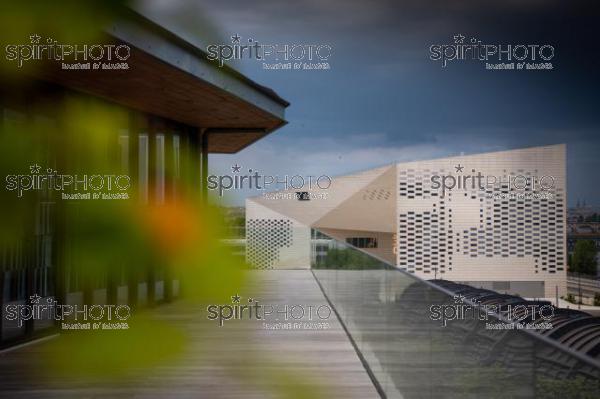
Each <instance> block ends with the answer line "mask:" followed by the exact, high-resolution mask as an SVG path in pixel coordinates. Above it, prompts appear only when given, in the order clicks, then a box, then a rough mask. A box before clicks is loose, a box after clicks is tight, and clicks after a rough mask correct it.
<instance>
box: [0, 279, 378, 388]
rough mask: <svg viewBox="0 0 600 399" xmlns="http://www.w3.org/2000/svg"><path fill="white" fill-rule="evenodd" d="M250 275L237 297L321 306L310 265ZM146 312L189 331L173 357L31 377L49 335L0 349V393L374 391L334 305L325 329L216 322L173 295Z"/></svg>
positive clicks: (49, 345) (48, 346) (47, 347)
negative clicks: (120, 373) (144, 365)
mask: <svg viewBox="0 0 600 399" xmlns="http://www.w3.org/2000/svg"><path fill="white" fill-rule="evenodd" d="M250 276H251V280H252V281H251V283H250V284H249V287H248V288H247V289H246V290H245V291H244V292H241V293H239V294H240V295H241V296H242V297H243V299H242V301H245V300H246V298H249V297H252V298H254V299H255V300H258V301H259V302H260V303H262V304H273V305H277V306H281V307H283V306H284V305H285V304H287V305H290V306H291V305H299V304H300V305H303V306H305V307H306V306H309V305H311V306H314V307H316V306H320V305H327V301H326V299H325V298H324V296H323V294H322V292H321V290H320V289H319V287H318V284H317V283H316V281H315V279H314V277H313V275H312V273H311V271H310V270H268V271H267V270H265V271H252V272H250ZM234 294H238V293H232V295H234ZM153 311H154V312H156V314H158V315H160V317H161V318H163V319H164V320H168V321H169V322H170V323H173V324H175V325H177V326H179V327H181V328H182V329H183V330H185V332H186V334H187V335H188V336H189V337H190V338H191V340H190V342H189V344H188V347H187V348H186V352H185V355H184V356H183V358H182V359H179V361H178V362H177V363H175V364H164V365H161V366H160V367H159V368H157V369H153V370H152V371H148V370H145V371H143V372H141V373H140V375H139V376H137V377H134V378H131V379H129V380H128V381H127V382H121V383H119V384H117V383H115V382H113V381H99V382H96V383H84V382H82V381H77V380H76V379H67V380H64V381H61V380H58V381H57V380H56V378H51V379H49V378H50V377H46V378H42V377H40V376H34V375H33V374H32V373H31V369H32V368H31V365H35V364H36V359H37V358H38V357H39V356H40V354H41V353H42V352H43V351H47V350H52V345H53V344H55V342H56V341H55V340H52V341H49V342H45V343H43V344H39V345H32V346H29V347H27V348H24V349H20V350H17V351H13V352H9V353H6V354H4V355H1V356H0V397H7V398H8V397H11V398H12V397H20V398H27V397H36V398H65V397H69V398H70V397H73V398H82V397H94V398H96V397H99V398H104V397H106V398H129V397H136V398H137V397H139V398H166V397H169V398H189V397H194V398H199V397H200V398H276V397H285V396H283V395H282V393H283V392H286V393H288V394H290V393H291V394H294V395H296V396H289V397H298V396H297V395H299V394H301V393H302V392H298V390H303V389H306V393H308V392H310V387H315V386H316V387H317V389H318V391H319V392H320V393H321V395H322V397H323V398H345V399H346V398H360V399H365V398H378V397H379V395H378V394H377V392H376V390H375V388H374V386H373V384H372V382H371V380H370V379H369V376H368V375H367V373H366V371H365V369H364V368H363V365H362V364H361V362H360V360H359V358H358V356H357V354H356V352H355V350H354V348H353V346H352V344H351V343H350V341H349V339H348V337H347V335H346V333H345V332H344V330H343V328H342V326H341V324H340V323H339V321H338V320H337V318H336V316H335V313H333V312H332V313H331V317H330V318H329V319H328V322H329V323H330V325H331V328H330V329H328V330H268V329H264V328H263V324H262V323H263V322H262V321H258V320H231V321H228V322H226V324H225V325H224V326H223V327H218V326H217V325H216V322H214V321H209V320H207V319H206V316H207V311H206V309H205V307H204V306H199V305H195V306H183V304H182V303H177V302H175V303H172V304H168V305H164V306H159V307H157V308H156V309H154V310H153ZM57 339H64V338H57ZM165 339H168V337H165ZM65 356H68V354H65ZM282 376H290V377H291V378H292V379H293V380H294V383H297V384H298V386H296V385H294V388H291V389H293V390H294V391H291V392H290V391H289V390H288V391H286V388H287V389H290V385H289V382H288V381H287V380H282ZM280 388H281V389H282V390H280ZM310 397H311V398H312V396H310Z"/></svg>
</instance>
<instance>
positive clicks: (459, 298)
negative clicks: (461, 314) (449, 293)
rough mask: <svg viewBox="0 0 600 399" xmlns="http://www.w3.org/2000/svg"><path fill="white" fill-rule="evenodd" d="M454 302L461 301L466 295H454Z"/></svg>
mask: <svg viewBox="0 0 600 399" xmlns="http://www.w3.org/2000/svg"><path fill="white" fill-rule="evenodd" d="M453 298H454V303H462V302H463V301H464V300H465V299H466V297H465V296H464V295H454V297H453Z"/></svg>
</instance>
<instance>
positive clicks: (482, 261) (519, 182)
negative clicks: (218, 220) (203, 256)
mask: <svg viewBox="0 0 600 399" xmlns="http://www.w3.org/2000/svg"><path fill="white" fill-rule="evenodd" d="M301 196H302V197H303V199H302V200H301V199H299V197H301ZM307 196H308V197H309V198H310V199H309V200H306V197H307ZM566 200H567V198H566V148H565V146H564V145H552V146H544V147H532V148H526V149H517V150H510V151H501V152H493V153H485V154H476V155H465V156H457V157H449V158H442V159H436V160H428V161H416V162H409V163H397V164H392V165H389V166H385V167H381V168H376V169H372V170H368V171H364V172H361V173H357V174H353V175H348V176H342V177H337V178H333V179H332V183H331V186H330V187H328V188H327V189H326V190H321V189H319V188H316V189H314V190H312V191H309V192H297V191H294V190H287V191H280V192H278V193H277V195H275V196H274V195H272V194H271V195H262V196H257V197H253V198H249V199H247V201H246V227H247V249H246V251H247V260H248V261H249V263H251V264H253V265H255V266H256V267H259V268H290V267H292V268H308V267H310V263H311V252H312V253H314V250H315V248H314V242H315V240H314V234H313V238H312V239H311V229H315V230H318V231H320V232H321V233H323V234H325V235H327V236H329V237H331V238H333V239H336V240H338V241H342V242H344V243H346V244H347V245H351V246H353V247H357V248H359V249H361V250H363V251H365V252H367V253H369V254H371V255H373V256H375V257H377V258H379V259H381V260H384V261H385V262H387V263H389V264H390V265H393V266H395V267H398V268H400V269H403V270H405V271H407V272H409V273H413V274H415V275H417V276H419V277H421V278H424V279H436V278H437V279H446V280H452V281H458V282H465V283H468V284H471V285H474V286H478V287H484V288H489V289H493V290H496V291H499V292H509V293H513V294H519V295H522V296H525V297H537V298H539V297H554V296H555V295H556V294H558V295H559V296H562V295H565V294H566V269H567V255H566ZM319 242H320V243H321V245H322V243H323V242H324V241H323V240H322V239H321V240H320V241H319ZM311 245H312V248H311ZM311 249H312V251H311Z"/></svg>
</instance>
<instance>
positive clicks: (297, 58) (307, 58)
mask: <svg viewBox="0 0 600 399" xmlns="http://www.w3.org/2000/svg"><path fill="white" fill-rule="evenodd" d="M206 51H207V53H208V56H207V58H208V59H209V60H211V61H217V62H218V63H219V66H220V67H222V66H223V65H224V64H225V62H227V61H230V60H244V59H247V60H257V61H262V62H263V69H302V70H308V69H330V65H329V63H328V62H327V61H328V60H329V58H330V57H331V55H332V54H333V48H332V47H331V46H330V45H329V44H306V43H294V44H261V43H259V42H258V41H257V40H255V39H253V38H248V39H247V40H246V41H243V40H242V37H241V36H240V35H238V34H237V33H236V34H235V35H232V36H231V44H211V45H209V46H207V47H206ZM273 61H274V62H275V63H273Z"/></svg>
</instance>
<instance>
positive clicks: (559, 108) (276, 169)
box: [139, 0, 600, 205]
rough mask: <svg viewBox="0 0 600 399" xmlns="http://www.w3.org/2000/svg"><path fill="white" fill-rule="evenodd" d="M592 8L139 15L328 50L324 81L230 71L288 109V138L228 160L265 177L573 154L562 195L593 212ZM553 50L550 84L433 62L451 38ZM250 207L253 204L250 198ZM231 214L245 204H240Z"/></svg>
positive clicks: (598, 60) (217, 36)
mask: <svg viewBox="0 0 600 399" xmlns="http://www.w3.org/2000/svg"><path fill="white" fill-rule="evenodd" d="M591 4H593V2H587V1H539V0H510V1H502V2H499V1H494V2H488V1H481V0H472V1H455V2H452V1H422V0H410V1H395V0H373V1H366V0H365V1H356V0H333V1H323V0H296V1H290V2H284V1H280V0H257V1H255V0H235V1H228V0H208V1H202V2H196V1H185V0H174V1H173V0H170V1H167V0H152V1H147V2H144V3H143V4H142V5H140V6H139V7H140V8H141V9H143V10H144V13H145V14H146V15H148V16H150V17H151V18H153V19H157V20H159V22H161V23H163V24H165V25H166V26H168V27H169V28H170V29H172V30H174V31H176V32H177V33H179V34H181V35H182V36H184V37H186V38H187V39H188V40H190V41H192V42H194V43H195V44H197V45H198V46H200V47H203V48H205V47H206V45H207V44H210V43H214V42H217V44H218V43H229V42H230V39H229V36H230V35H233V34H239V35H240V36H242V38H248V37H252V38H254V39H255V40H258V41H259V42H261V43H279V44H285V43H290V44H292V43H327V44H330V45H332V46H333V49H334V54H333V56H332V57H331V59H330V64H331V68H332V69H331V70H329V71H264V70H262V69H261V64H260V62H257V61H254V60H244V61H241V62H237V63H234V64H232V66H234V67H235V68H237V69H239V70H240V71H241V72H243V73H244V74H246V75H248V76H249V77H251V78H252V79H254V80H256V81H258V82H259V83H261V84H264V85H267V86H269V87H271V88H273V89H274V90H275V91H277V92H278V93H279V94H280V95H281V96H282V97H284V98H285V99H287V100H288V101H290V102H291V104H292V105H291V106H290V107H289V108H288V110H287V115H286V117H287V120H288V121H289V124H288V125H287V126H285V127H284V128H282V129H281V130H279V131H277V132H275V133H274V134H272V135H271V136H269V137H268V138H265V139H263V140H261V141H259V142H258V143H256V144H254V145H253V146H251V147H249V148H248V149H246V150H244V151H242V152H241V153H239V154H236V155H230V156H211V163H212V168H213V170H211V173H214V174H221V173H227V172H228V170H227V169H228V167H229V166H230V165H231V164H233V163H236V162H237V163H239V164H241V165H243V166H248V167H252V168H253V169H258V170H261V171H262V172H263V173H264V174H271V175H276V174H280V175H281V174H286V173H287V174H317V175H320V174H330V175H338V174H344V173H349V172H353V171H357V170H361V169H366V168H370V167H375V166H380V165H382V164H386V163H390V162H394V161H405V160H417V159H428V158H434V157H442V156H449V155H457V154H460V153H465V154H469V153H477V152H485V151H494V150H502V149H511V148H519V147H526V146H534V145H547V144H556V143H567V145H568V190H569V191H568V194H569V203H570V204H571V205H573V204H574V203H575V202H576V201H577V200H578V199H581V200H587V202H588V203H589V204H597V205H600V184H599V183H600V179H599V178H598V177H597V171H599V170H600V157H599V156H598V154H600V134H599V133H600V117H599V111H600V109H599V105H600V102H599V97H598V96H599V94H598V90H599V89H600V74H599V69H598V68H599V66H600V56H599V54H598V52H599V51H600V46H599V45H598V38H599V35H598V33H597V28H595V26H596V25H597V23H598V20H600V18H599V17H600V15H599V12H598V11H597V10H596V9H594V8H593V7H592V6H591ZM458 33H460V34H463V35H465V36H466V37H467V38H471V37H477V38H478V39H479V40H482V41H483V42H484V43H488V44H504V45H506V44H551V45H553V46H554V47H555V57H554V59H553V60H552V62H553V64H554V67H555V69H554V70H552V71H488V70H485V69H484V67H483V64H482V63H480V62H474V61H473V62H459V61H455V62H453V63H450V64H449V65H448V67H446V68H442V67H441V65H440V63H439V62H433V61H431V60H430V59H429V46H431V45H432V44H442V43H450V42H451V40H452V37H453V35H455V34H458ZM252 194H256V193H252ZM236 200H237V202H238V203H239V201H240V197H238V198H237V199H236Z"/></svg>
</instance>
